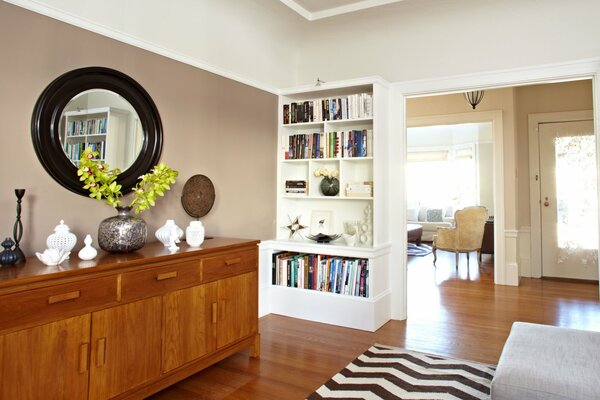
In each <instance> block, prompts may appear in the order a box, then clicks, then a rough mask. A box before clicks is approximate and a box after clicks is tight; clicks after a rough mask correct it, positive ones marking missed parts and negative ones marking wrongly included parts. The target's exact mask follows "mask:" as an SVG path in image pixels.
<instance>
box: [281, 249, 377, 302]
mask: <svg viewBox="0 0 600 400" xmlns="http://www.w3.org/2000/svg"><path fill="white" fill-rule="evenodd" d="M272 283H273V284H274V285H280V286H288V287H295V288H303V289H308V290H318V291H321V292H330V293H339V294H345V295H348V296H358V297H369V261H368V260H367V259H364V258H349V257H335V256H328V255H322V254H302V253H294V252H281V253H275V254H273V268H272Z"/></svg>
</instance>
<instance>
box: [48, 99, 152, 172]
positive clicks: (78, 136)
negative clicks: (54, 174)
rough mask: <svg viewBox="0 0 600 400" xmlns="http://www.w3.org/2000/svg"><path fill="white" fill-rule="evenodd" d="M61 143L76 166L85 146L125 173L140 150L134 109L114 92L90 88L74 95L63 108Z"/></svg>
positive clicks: (140, 143) (138, 120)
mask: <svg viewBox="0 0 600 400" xmlns="http://www.w3.org/2000/svg"><path fill="white" fill-rule="evenodd" d="M59 131H60V141H61V144H62V148H63V150H64V152H65V154H66V156H67V158H68V159H69V160H70V161H71V163H73V165H75V166H76V167H77V166H78V164H79V158H80V157H81V153H83V151H84V150H85V148H86V147H89V148H91V149H92V150H93V151H97V152H98V153H100V155H99V157H100V160H101V161H102V162H104V163H106V164H108V165H109V167H110V168H119V169H120V170H121V171H125V170H127V168H129V167H130V166H131V165H132V164H133V162H134V161H135V159H136V158H137V157H138V156H139V155H140V150H141V149H142V124H141V123H140V117H139V116H138V114H137V112H136V111H135V108H133V106H132V105H131V104H129V102H128V101H127V100H125V99H124V98H123V97H121V96H120V95H118V94H117V93H114V92H111V91H108V90H104V89H92V90H87V91H85V92H82V93H79V94H77V95H76V96H75V97H73V98H72V99H71V101H69V102H68V103H67V105H66V106H65V108H64V110H63V112H62V116H61V119H60V125H59Z"/></svg>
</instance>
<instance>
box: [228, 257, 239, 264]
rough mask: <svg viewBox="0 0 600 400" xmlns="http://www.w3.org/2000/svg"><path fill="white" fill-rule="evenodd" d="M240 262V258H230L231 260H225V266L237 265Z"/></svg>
mask: <svg viewBox="0 0 600 400" xmlns="http://www.w3.org/2000/svg"><path fill="white" fill-rule="evenodd" d="M241 262H242V259H241V258H239V257H238V258H232V259H231V260H225V264H226V265H234V264H239V263H241Z"/></svg>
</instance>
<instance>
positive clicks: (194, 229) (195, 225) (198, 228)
mask: <svg viewBox="0 0 600 400" xmlns="http://www.w3.org/2000/svg"><path fill="white" fill-rule="evenodd" d="M185 241H186V242H187V244H188V245H189V246H190V247H200V245H201V244H202V242H204V226H203V225H202V221H191V222H190V225H189V226H188V227H187V228H186V229H185Z"/></svg>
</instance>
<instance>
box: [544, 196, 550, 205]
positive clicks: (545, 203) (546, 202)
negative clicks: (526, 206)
mask: <svg viewBox="0 0 600 400" xmlns="http://www.w3.org/2000/svg"><path fill="white" fill-rule="evenodd" d="M549 205H550V203H549V202H548V198H547V197H546V199H545V200H544V207H548V206H549Z"/></svg>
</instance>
